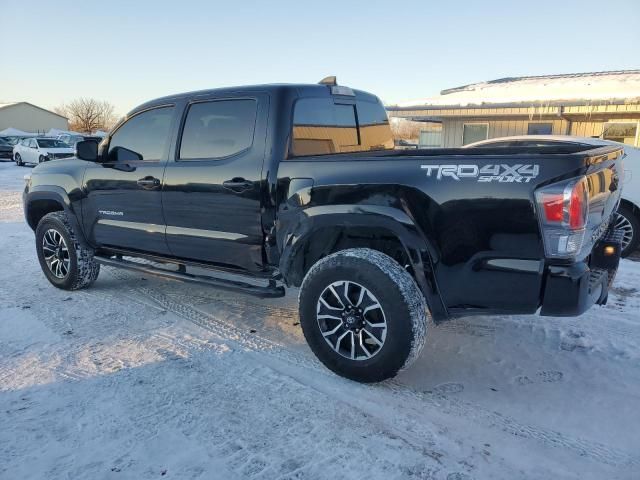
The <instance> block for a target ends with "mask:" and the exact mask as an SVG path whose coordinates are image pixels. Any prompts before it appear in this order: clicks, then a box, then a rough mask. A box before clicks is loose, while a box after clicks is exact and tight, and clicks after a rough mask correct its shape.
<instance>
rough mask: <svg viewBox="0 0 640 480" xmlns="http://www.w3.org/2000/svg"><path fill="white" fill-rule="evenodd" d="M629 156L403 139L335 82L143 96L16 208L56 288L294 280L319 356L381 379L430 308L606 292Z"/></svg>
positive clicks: (410, 352)
mask: <svg viewBox="0 0 640 480" xmlns="http://www.w3.org/2000/svg"><path fill="white" fill-rule="evenodd" d="M622 156H623V151H622V149H620V148H617V147H613V146H609V147H585V146H577V145H561V146H557V147H513V148H496V149H491V148H484V149H429V150H394V149H393V139H392V135H391V131H390V128H389V122H388V119H387V115H386V112H385V109H384V107H383V106H382V104H381V102H380V101H379V100H378V98H376V97H375V96H373V95H371V94H368V93H365V92H362V91H358V90H352V89H350V88H347V87H344V86H339V85H337V84H336V83H335V81H334V80H333V79H331V78H329V79H325V80H324V81H323V82H321V83H320V84H318V85H264V86H250V87H237V88H225V89H216V90H208V91H199V92H193V93H185V94H180V95H173V96H169V97H164V98H160V99H158V100H154V101H151V102H148V103H145V104H143V105H141V106H139V107H138V108H136V109H134V110H132V111H131V112H130V113H129V114H128V115H127V116H126V117H125V118H124V119H123V120H122V121H121V122H120V123H119V124H118V125H116V127H115V128H114V129H113V130H112V132H111V133H110V134H109V135H108V136H107V137H106V138H105V139H104V140H103V141H102V142H101V143H100V144H99V145H98V144H96V143H95V142H80V143H79V144H78V145H77V158H74V159H65V160H58V161H53V162H48V163H46V164H42V165H39V166H38V167H36V168H35V169H34V170H33V174H32V175H31V178H30V180H28V182H27V185H26V188H25V192H24V212H25V216H26V220H27V222H28V224H29V225H30V226H31V228H32V229H33V230H34V231H35V236H36V250H37V254H38V258H39V261H40V264H41V266H42V270H43V271H44V274H45V275H46V277H47V278H48V280H49V281H50V282H51V283H52V284H53V285H54V286H56V287H58V288H63V289H68V290H73V289H78V288H83V287H87V286H89V285H91V284H92V283H93V282H94V281H95V280H96V278H97V276H98V273H99V269H100V265H101V264H102V265H108V266H115V267H123V268H129V269H135V270H138V271H143V272H148V273H153V274H157V275H162V276H166V277H170V278H174V279H182V280H187V281H194V282H201V283H206V284H210V285H212V286H216V287H219V288H226V289H232V290H236V291H242V292H245V293H248V294H253V295H257V296H260V297H276V296H282V295H284V292H285V289H284V286H288V287H300V293H299V309H300V322H301V325H302V329H303V332H304V335H305V337H306V339H307V341H308V343H309V345H310V347H311V348H312V350H313V351H314V353H315V354H316V355H317V356H318V357H319V359H320V360H321V361H322V362H323V363H324V364H325V365H326V366H327V367H328V368H330V369H331V370H333V371H334V372H337V373H338V374H340V375H343V376H346V377H348V378H351V379H355V380H358V381H365V382H372V381H379V380H383V379H386V378H389V377H392V376H394V375H395V374H396V373H397V372H398V371H400V370H401V369H403V368H405V367H406V366H408V365H409V364H410V363H411V361H412V360H414V359H415V358H416V357H417V356H418V354H419V353H420V351H421V349H422V347H423V345H424V342H425V338H426V328H427V322H428V318H429V317H431V318H432V319H433V320H434V321H435V322H440V321H443V320H445V319H447V318H450V317H454V316H461V315H476V314H482V315H487V314H495V313H510V314H533V313H536V312H539V313H540V314H541V315H557V316H573V315H580V314H581V313H583V312H584V311H585V310H587V309H588V308H589V307H591V306H592V305H594V304H603V303H604V302H605V301H606V299H607V292H608V289H609V286H610V284H611V281H612V280H613V277H614V276H615V273H616V270H617V268H618V261H619V254H620V237H619V235H618V234H617V232H616V231H615V230H614V229H613V227H612V226H611V225H612V223H611V220H612V218H613V214H614V212H615V211H616V208H617V206H618V203H619V200H620V193H621V192H620V188H621V187H620V185H622V179H621V176H622V172H623V168H622ZM203 269H206V270H207V271H208V274H207V275H204V274H203V273H202V270H203ZM229 274H238V275H244V276H248V277H251V278H250V279H246V280H238V278H239V277H238V275H229ZM230 277H232V278H235V280H231V279H230Z"/></svg>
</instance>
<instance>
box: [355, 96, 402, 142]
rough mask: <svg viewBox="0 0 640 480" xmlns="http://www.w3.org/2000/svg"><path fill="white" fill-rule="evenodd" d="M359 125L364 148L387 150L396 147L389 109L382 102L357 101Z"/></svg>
mask: <svg viewBox="0 0 640 480" xmlns="http://www.w3.org/2000/svg"><path fill="white" fill-rule="evenodd" d="M356 108H357V111H358V127H359V129H360V144H361V146H362V150H386V149H392V148H393V147H394V143H393V134H392V133H391V127H390V126H389V119H388V118H387V111H386V110H385V109H384V107H383V106H382V104H381V103H380V102H365V101H357V102H356Z"/></svg>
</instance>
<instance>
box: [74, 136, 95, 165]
mask: <svg viewBox="0 0 640 480" xmlns="http://www.w3.org/2000/svg"><path fill="white" fill-rule="evenodd" d="M76 157H78V158H79V159H80V160H87V161H89V162H95V161H97V160H98V144H97V143H96V142H92V141H91V140H83V141H81V142H78V143H76Z"/></svg>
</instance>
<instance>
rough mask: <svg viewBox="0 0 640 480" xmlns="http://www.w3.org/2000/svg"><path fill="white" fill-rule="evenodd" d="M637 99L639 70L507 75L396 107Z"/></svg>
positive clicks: (639, 81) (639, 79)
mask: <svg viewBox="0 0 640 480" xmlns="http://www.w3.org/2000/svg"><path fill="white" fill-rule="evenodd" d="M614 100H617V101H626V102H629V101H631V100H638V101H640V70H621V71H612V72H594V73H573V74H565V75H544V76H537V77H509V78H500V79H498V80H491V81H488V82H481V83H474V84H471V85H464V86H462V87H457V88H451V89H448V90H443V91H442V92H440V95H439V96H437V97H431V98H425V99H419V100H412V101H408V102H402V103H399V104H398V105H397V106H398V107H405V108H406V107H417V106H447V105H452V106H454V105H455V106H467V105H483V104H511V103H528V104H541V103H542V104H544V103H549V102H562V101H574V102H575V101H584V102H588V103H606V102H607V101H614Z"/></svg>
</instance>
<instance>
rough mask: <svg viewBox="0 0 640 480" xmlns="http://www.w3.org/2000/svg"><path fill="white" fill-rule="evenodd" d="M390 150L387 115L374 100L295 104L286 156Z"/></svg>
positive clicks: (331, 99) (303, 100)
mask: <svg viewBox="0 0 640 480" xmlns="http://www.w3.org/2000/svg"><path fill="white" fill-rule="evenodd" d="M369 97H370V98H369ZM391 149H393V137H392V134H391V129H390V127H389V120H388V118H387V113H386V111H385V109H384V106H383V105H382V104H381V103H380V101H379V100H378V99H377V98H376V97H373V96H368V95H362V97H360V96H356V97H355V98H354V97H347V98H345V99H342V98H336V97H335V96H328V97H307V98H304V97H303V98H300V99H299V100H298V101H297V102H296V103H295V107H294V112H293V128H292V134H291V148H290V152H289V153H290V157H306V156H317V155H329V154H334V153H346V152H365V151H372V150H391Z"/></svg>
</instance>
